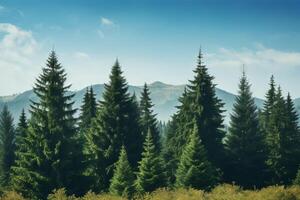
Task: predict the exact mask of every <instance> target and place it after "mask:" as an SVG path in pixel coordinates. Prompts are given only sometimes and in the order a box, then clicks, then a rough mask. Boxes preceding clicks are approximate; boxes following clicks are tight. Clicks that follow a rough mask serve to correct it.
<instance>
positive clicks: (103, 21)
mask: <svg viewBox="0 0 300 200" xmlns="http://www.w3.org/2000/svg"><path fill="white" fill-rule="evenodd" d="M100 23H101V24H102V25H104V26H114V25H115V23H114V22H113V21H112V20H111V19H108V18H105V17H101V19H100Z"/></svg>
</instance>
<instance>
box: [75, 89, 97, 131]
mask: <svg viewBox="0 0 300 200" xmlns="http://www.w3.org/2000/svg"><path fill="white" fill-rule="evenodd" d="M96 107H97V103H96V97H95V94H94V91H93V87H90V88H87V89H86V93H85V95H84V98H83V103H82V106H81V108H80V111H81V113H80V117H79V119H80V122H79V128H80V131H81V132H85V131H86V130H87V129H88V128H90V126H91V124H92V119H93V118H95V117H96Z"/></svg>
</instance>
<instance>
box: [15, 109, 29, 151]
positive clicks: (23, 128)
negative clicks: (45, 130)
mask: <svg viewBox="0 0 300 200" xmlns="http://www.w3.org/2000/svg"><path fill="white" fill-rule="evenodd" d="M27 131H28V122H27V118H26V114H25V111H24V109H23V110H22V112H21V115H20V118H19V122H18V126H17V129H16V150H18V151H22V150H23V149H24V148H25V147H24V145H25V142H24V140H25V138H26V135H27Z"/></svg>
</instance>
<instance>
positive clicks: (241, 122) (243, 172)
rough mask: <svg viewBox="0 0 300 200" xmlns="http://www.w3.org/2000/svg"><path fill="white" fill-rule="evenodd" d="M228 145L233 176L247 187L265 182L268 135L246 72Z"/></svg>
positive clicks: (236, 181) (231, 122)
mask: <svg viewBox="0 0 300 200" xmlns="http://www.w3.org/2000/svg"><path fill="white" fill-rule="evenodd" d="M226 146H227V151H228V155H229V157H228V161H229V166H228V167H229V169H228V172H227V174H228V175H229V176H230V177H229V180H230V181H234V182H235V183H237V184H238V185H240V186H243V187H246V188H250V187H253V186H255V187H261V186H263V183H264V179H263V178H264V176H263V174H265V170H266V167H265V160H266V150H265V144H264V136H263V134H262V133H261V131H260V129H259V120H258V115H257V107H256V106H255V102H254V98H253V97H252V93H251V91H250V84H249V83H248V81H247V78H246V75H245V73H243V76H242V78H241V80H240V84H239V92H238V96H237V97H236V100H235V104H234V106H233V113H232V114H231V121H230V127H229V135H228V138H227V142H226Z"/></svg>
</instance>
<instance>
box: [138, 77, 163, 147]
mask: <svg viewBox="0 0 300 200" xmlns="http://www.w3.org/2000/svg"><path fill="white" fill-rule="evenodd" d="M152 108H153V104H152V101H151V98H150V91H149V88H148V86H147V84H146V83H145V85H144V88H143V91H142V94H141V101H140V111H141V117H140V124H141V127H142V133H143V135H144V138H145V137H146V134H147V133H148V129H150V132H151V133H152V134H153V135H152V138H153V143H154V145H155V146H156V148H157V150H158V151H160V149H161V144H160V134H159V130H158V124H157V120H156V115H155V114H153V109H152Z"/></svg>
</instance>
